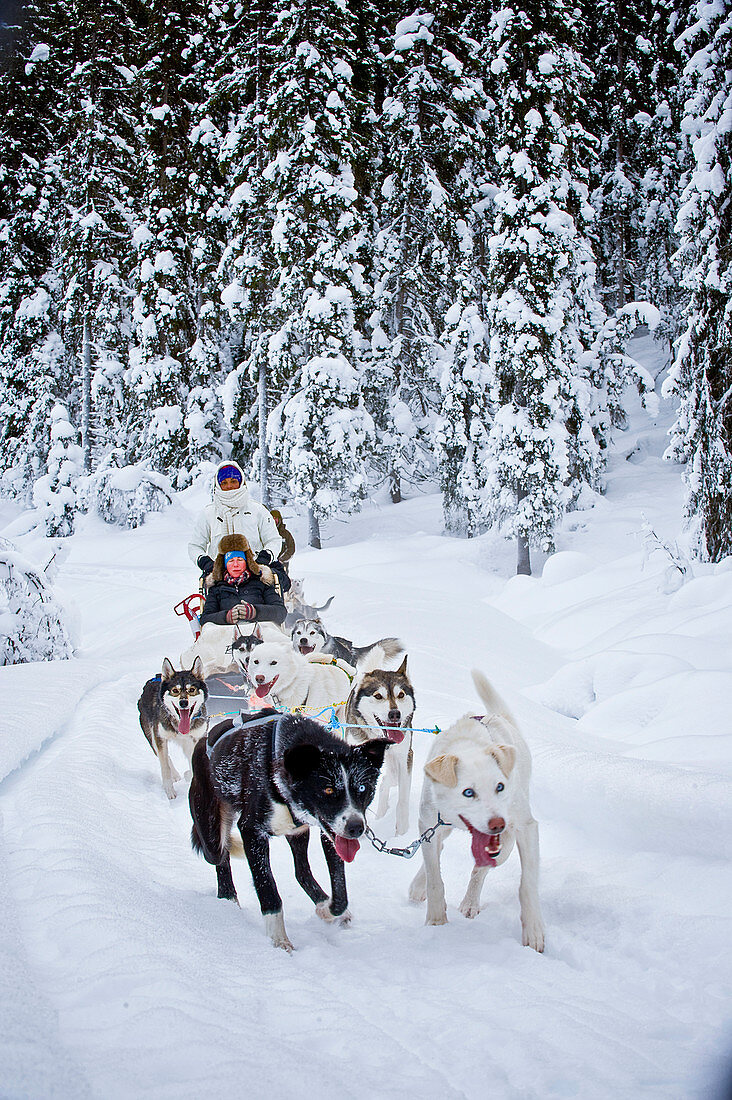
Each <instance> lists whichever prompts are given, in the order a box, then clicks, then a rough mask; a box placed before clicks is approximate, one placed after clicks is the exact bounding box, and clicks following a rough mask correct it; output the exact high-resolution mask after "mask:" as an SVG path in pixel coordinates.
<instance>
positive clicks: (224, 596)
mask: <svg viewBox="0 0 732 1100" xmlns="http://www.w3.org/2000/svg"><path fill="white" fill-rule="evenodd" d="M238 603H250V604H252V606H253V607H254V608H255V610H256V617H255V619H253V620H251V621H253V622H257V621H259V622H266V623H277V624H280V623H283V622H284V621H285V616H286V615H287V608H286V607H285V604H284V601H283V599H282V596H280V594H279V592H278V591H277V589H276V588H275V587H274V585H271V584H265V583H264V581H263V580H261V579H260V578H259V577H255V576H249V577H247V578H246V580H243V581H241V583H240V584H229V582H228V581H226V580H223V581H219V583H218V584H214V585H212V586H211V588H209V590H208V593H207V595H206V602H205V604H204V605H203V613H202V615H201V626H203V624H204V623H216V624H217V625H218V626H227V625H228V624H227V621H226V612H227V611H229V610H230V609H231V608H232V607H236V605H237V604H238Z"/></svg>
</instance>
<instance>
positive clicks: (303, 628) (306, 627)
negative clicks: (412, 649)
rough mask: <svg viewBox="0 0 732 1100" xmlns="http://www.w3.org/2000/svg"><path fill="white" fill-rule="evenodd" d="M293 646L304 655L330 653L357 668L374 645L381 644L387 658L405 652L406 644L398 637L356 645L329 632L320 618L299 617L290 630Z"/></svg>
mask: <svg viewBox="0 0 732 1100" xmlns="http://www.w3.org/2000/svg"><path fill="white" fill-rule="evenodd" d="M290 637H291V639H292V648H293V649H294V650H296V651H297V652H298V653H302V654H303V656H305V657H309V656H310V654H311V653H329V654H330V655H331V657H338V658H340V660H341V661H345V662H346V664H349V665H351V666H352V667H353V668H355V667H356V666H357V665H358V663H359V662H360V661H362V660H363V659H364V657H365V656H366V654H367V653H370V652H371V651H372V649H373V648H374V646H381V649H382V650H383V652H384V654H385V656H386V657H387V658H393V657H396V656H397V654H398V653H403V652H404V645H403V643H402V642H400V641H399V639H398V638H380V639H379V641H378V642H372V643H371V645H354V644H353V642H350V641H349V640H348V638H341V637H340V636H339V635H337V634H329V633H328V631H327V630H326V628H325V625H324V624H323V623H322V622H321V620H320V619H298V620H297V622H296V623H295V625H294V626H293V628H292V630H291V631H290Z"/></svg>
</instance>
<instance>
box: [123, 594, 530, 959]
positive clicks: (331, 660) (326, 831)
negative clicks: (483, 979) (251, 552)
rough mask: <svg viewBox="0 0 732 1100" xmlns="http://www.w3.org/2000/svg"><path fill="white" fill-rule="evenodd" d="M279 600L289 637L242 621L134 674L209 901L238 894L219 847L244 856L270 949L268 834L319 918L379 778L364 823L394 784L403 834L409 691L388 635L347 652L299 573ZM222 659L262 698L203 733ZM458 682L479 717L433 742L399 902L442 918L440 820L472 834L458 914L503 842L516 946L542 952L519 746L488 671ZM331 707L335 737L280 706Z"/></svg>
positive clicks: (272, 898) (346, 917)
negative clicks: (515, 874)
mask: <svg viewBox="0 0 732 1100" xmlns="http://www.w3.org/2000/svg"><path fill="white" fill-rule="evenodd" d="M328 602H330V601H328ZM285 603H286V605H287V609H288V610H287V615H288V618H289V620H290V622H289V626H290V634H289V636H288V635H287V634H286V633H284V631H283V629H281V628H280V627H278V626H276V625H275V624H274V623H269V622H264V623H261V624H259V623H258V624H257V625H256V627H254V628H253V629H252V627H251V625H250V624H247V625H248V627H249V628H248V629H244V630H242V629H241V627H240V626H239V625H238V624H237V625H235V626H234V631H233V640H232V630H231V627H230V626H229V627H219V626H215V627H213V628H212V629H211V630H209V631H208V632H207V631H205V630H204V633H203V634H202V636H201V638H200V639H199V643H200V644H199V645H198V646H197V647H194V650H196V652H195V653H191V652H190V651H189V654H188V660H185V658H186V656H187V655H186V654H184V655H182V656H183V664H184V666H185V665H186V664H188V663H190V664H191V667H190V669H187V668H186V667H184V668H183V669H181V670H176V669H175V668H174V667H173V665H172V664H171V662H170V661H169V660H167V659H166V660H165V661H164V662H163V667H162V674H161V675H160V676H159V677H156V678H154V679H152V680H149V681H148V682H147V683H146V684H145V686H144V688H143V691H142V695H141V696H140V699H139V701H138V709H139V712H140V724H141V726H142V729H143V732H144V733H145V736H146V738H147V740H148V742H149V743H150V745H151V747H152V749H153V751H154V752H155V754H156V756H157V757H158V761H159V764H160V772H161V778H162V784H163V789H164V791H165V793H166V795H167V796H168V798H171V799H172V798H175V789H174V784H175V783H176V782H177V781H178V780H179V778H180V777H179V776H178V774H177V772H176V770H175V768H174V767H173V765H172V764H171V761H170V757H169V753H168V748H169V745H170V743H171V742H174V743H176V744H177V745H178V746H179V747H180V748H181V749H182V750H183V752H184V753H185V756H186V759H187V761H188V763H189V766H190V768H191V771H192V775H191V783H190V789H189V804H190V810H191V816H192V818H193V827H192V833H191V840H192V844H193V847H194V849H195V850H196V851H197V852H199V853H200V854H201V855H203V857H204V858H205V859H206V860H207V862H209V863H211V864H213V865H214V867H215V868H216V877H217V884H218V896H219V898H226V899H229V900H232V901H236V900H237V894H236V889H235V886H234V881H233V878H232V873H231V865H230V857H231V856H232V855H234V856H241V855H243V856H244V857H245V858H246V859H247V861H248V863H249V868H250V871H251V874H252V879H253V882H254V888H255V890H256V893H257V897H258V900H259V903H260V907H261V911H262V914H263V916H264V921H265V929H266V931H267V934H268V935H269V936H270V938H271V940H272V942H273V944H274V945H275V946H277V947H281V948H283V949H285V950H287V951H291V950H292V944H291V942H290V940H289V938H288V935H287V932H286V930H285V923H284V917H283V913H282V900H281V898H280V895H279V892H278V890H277V885H276V883H275V880H274V877H273V874H272V870H271V867H270V859H269V840H270V837H272V836H285V837H286V838H287V841H288V843H289V845H290V848H291V850H292V856H293V862H294V867H295V877H296V879H297V881H298V883H299V884H300V885H301V886H302V888H303V890H304V891H305V893H306V894H307V895H308V897H310V898H311V899H312V901H313V902H314V904H315V908H316V912H317V914H318V916H320V917H321V918H322V919H323V920H326V921H336V922H338V923H339V924H347V923H348V922H349V921H350V913H349V910H348V896H347V891H346V878H345V864H346V863H350V862H352V861H353V859H354V858H355V856H356V853H357V852H358V849H359V838H361V837H362V836H363V834H364V831H365V829H366V809H367V808H368V807H369V806H370V804H371V802H372V801H373V799H374V797H375V794H376V790H377V785H378V782H379V778H380V777H381V785H380V789H379V800H378V807H377V813H376V816H377V818H380V817H383V816H384V814H385V813H386V812H387V810H388V805H389V793H390V790H391V789H392V788H393V787H396V788H397V805H396V832H397V834H399V835H402V834H404V833H406V832H407V830H408V828H409V794H410V787H411V773H412V761H413V752H412V736H413V734H412V719H413V715H414V710H415V694H414V688H413V685H412V683H411V680H410V677H409V674H408V671H407V656H406V654H405V653H404V648H403V646H402V644H401V643H400V642H399V640H398V639H396V638H384V639H381V640H380V641H379V642H376V643H373V644H372V645H370V646H362V647H357V646H354V645H353V643H352V642H350V641H348V640H347V639H345V638H340V637H333V636H331V635H329V634H328V633H327V631H326V629H325V627H324V625H323V623H322V621H321V620H320V619H318V618H317V617H316V616H317V614H318V612H319V611H322V610H325V607H324V608H320V609H318V608H313V607H312V606H311V605H307V604H306V603H305V600H304V595H303V592H302V586H301V584H299V583H298V582H293V587H292V590H291V592H290V593H287V595H286V597H285ZM326 607H327V605H326ZM285 622H287V620H285ZM217 632H218V633H217ZM222 632H223V633H222ZM206 635H207V636H206ZM191 656H192V657H193V659H192V661H191V660H190V657H191ZM232 666H233V667H235V668H236V669H238V670H240V671H241V672H242V673H243V674H244V677H245V679H246V680H247V682H248V684H249V687H250V689H251V691H252V695H251V697H250V701H252V702H256V703H260V704H261V709H258V710H255V711H253V712H252V713H249V714H242V715H241V716H239V717H237V718H227V719H226V720H225V721H221V722H218V723H217V724H216V725H214V726H213V728H211V729H209V728H208V727H209V719H208V714H207V695H208V690H207V686H206V677H207V676H209V675H211V673H212V672H214V673H215V672H221V671H224V670H225V668H226V667H232ZM394 666H396V667H394ZM472 677H473V683H474V685H475V688H476V691H477V694H478V696H479V698H480V700H481V705H482V708H483V709H484V711H485V713H483V714H480V715H465V716H464V717H462V718H460V719H458V721H456V722H455V723H454V724H453V725H451V726H450V727H449V728H448V729H446V730H444V731H442V732H440V733H438V734H437V736H436V737H434V739H433V741H432V744H431V746H430V752H429V757H428V760H427V762H426V764H425V767H424V779H423V787H422V794H421V801H420V809H419V830H420V834H422V833H424V832H426V831H428V830H429V829H430V828H431V827H433V826H435V825H436V823H437V822H438V820H440V821H441V822H443V823H444V826H441V827H440V828H438V829H437V832H436V833H435V834H434V836H433V838H432V840H431V842H429V843H423V844H422V846H421V854H422V867H421V869H420V870H419V871H418V873H417V874H416V876H415V877H414V879H413V881H412V883H411V886H410V888H409V897H410V900H412V901H413V902H423V901H425V900H426V902H427V916H426V923H427V924H429V925H438V924H445V923H446V921H447V911H446V903H445V890H444V885H443V881H442V875H441V871H440V862H441V856H442V849H443V845H444V841H445V839H446V837H447V836H448V835H449V833H450V832H452V830H453V829H457V830H462V831H463V832H467V834H468V835H469V837H470V845H471V854H472V857H473V861H474V866H473V870H472V873H471V876H470V881H469V883H468V887H467V890H466V893H465V897H464V898H463V900H462V902H461V904H460V912H461V913H462V914H463V915H464V916H466V917H468V918H473V917H476V916H477V915H478V912H479V910H480V895H481V889H482V886H483V882H484V880H485V877H486V875H487V873H488V871H489V869H490V868H493V867H498V866H500V865H501V864H502V863H504V862H505V861H506V859H507V858H508V856H509V855H510V853H511V850H512V848H513V846H514V843H515V844H516V847H517V848H518V853H519V858H520V862H521V880H520V886H519V903H520V915H521V928H522V942H523V944H524V945H525V946H529V947H532V948H534V949H535V950H536V951H543V949H544V925H543V921H542V916H541V908H540V904H539V895H538V877H539V839H538V826H537V823H536V821H535V820H534V818H533V816H532V813H531V807H530V804H529V779H530V773H531V757H530V754H529V749H528V746H527V744H526V742H525V740H524V738H523V736H522V735H521V732H520V731H519V728H518V726H517V724H516V721H515V720H514V718H513V717H512V716H511V714H510V712H509V710H508V709H507V707H506V704H505V703H504V702H503V700H502V699H501V698H500V696H499V695H498V694H497V693H496V692H495V690H494V689H493V687H492V686H491V685H490V684H489V682H488V681H487V679H486V678H485V677H484V676H483V675H482V673H480V672H478V671H473V673H472ZM331 706H334V707H335V711H336V715H337V718H338V722H339V725H340V726H342V727H345V728H344V736H343V737H341V736H338V735H337V732H336V733H334V732H331V731H330V730H329V729H327V728H326V727H325V725H324V724H323V722H324V721H325V720H326V717H322V718H321V721H316V720H315V719H314V718H312V717H307V716H305V714H299V713H287V712H296V711H297V708H303V710H304V711H306V712H309V713H311V714H313V713H316V712H317V711H318V710H319V709H321V708H330V707H331ZM278 707H281V708H283V710H284V711H285V712H283V710H280V709H277V708H278ZM310 828H314V829H317V830H318V831H319V832H320V837H321V844H322V847H323V852H324V856H325V861H326V865H327V868H328V873H329V877H330V893H329V894H328V893H326V892H325V891H324V890H323V889H322V887H321V886H320V885H319V884H318V883H317V882H316V880H315V878H314V877H313V873H312V870H311V868H310V864H309V861H308V840H309V830H310Z"/></svg>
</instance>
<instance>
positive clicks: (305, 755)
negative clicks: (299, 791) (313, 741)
mask: <svg viewBox="0 0 732 1100" xmlns="http://www.w3.org/2000/svg"><path fill="white" fill-rule="evenodd" d="M282 763H283V764H284V767H285V771H286V772H287V774H288V775H289V776H290V777H291V778H292V779H306V778H307V777H308V776H309V775H312V773H313V772H314V771H315V769H316V768H317V767H318V765H319V764H320V749H318V748H316V747H315V745H295V747H294V748H292V749H288V750H287V752H286V753H285V755H284V756H283V758H282Z"/></svg>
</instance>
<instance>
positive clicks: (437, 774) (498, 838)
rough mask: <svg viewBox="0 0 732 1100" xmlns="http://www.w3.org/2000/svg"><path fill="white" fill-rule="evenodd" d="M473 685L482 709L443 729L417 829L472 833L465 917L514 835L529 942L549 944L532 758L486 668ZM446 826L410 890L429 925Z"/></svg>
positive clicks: (440, 918) (436, 915)
mask: <svg viewBox="0 0 732 1100" xmlns="http://www.w3.org/2000/svg"><path fill="white" fill-rule="evenodd" d="M472 676H473V683H474V684H475V687H476V690H477V692H478V695H479V696H480V698H481V700H482V702H483V704H484V706H485V708H486V713H485V714H484V715H475V716H470V715H466V716H465V717H464V718H460V719H459V720H458V721H457V722H455V724H454V725H452V726H450V728H449V729H447V730H445V731H444V732H443V733H441V734H439V735H438V737H437V738H436V740H435V743H434V745H433V746H432V750H431V752H430V757H429V760H428V761H427V763H426V764H425V768H424V770H425V778H424V786H423V788H422V801H421V804H420V809H419V828H420V832H424V831H425V830H426V829H429V828H430V827H431V826H432V825H434V824H435V823H436V821H437V815H438V813H439V814H440V816H441V817H442V819H443V821H445V822H448V823H449V824H450V826H451V828H455V829H463V830H466V831H467V832H468V833H469V834H470V838H471V850H472V855H473V859H474V860H475V866H474V867H473V872H472V874H471V876H470V882H469V883H468V889H467V891H466V894H465V897H464V898H463V900H462V903H461V905H460V912H461V913H462V914H463V915H464V916H466V917H476V916H477V915H478V912H479V911H480V892H481V889H482V886H483V881H484V879H485V876H486V874H487V873H488V869H489V867H498V866H500V865H501V864H502V863H505V861H506V860H507V859H508V857H509V855H510V853H511V849H512V848H513V845H514V841H515V842H516V846H517V848H518V853H519V857H520V859H521V883H520V885H519V903H520V907H521V928H522V939H523V944H524V946H525V947H533V948H534V950H535V951H543V950H544V923H543V920H542V916H541V908H540V905H539V827H538V825H537V824H536V821H535V820H534V818H533V817H532V814H531V807H530V805H529V779H530V776H531V756H530V754H529V748H528V745H527V744H526V742H525V741H524V739H523V737H522V736H521V734H520V732H519V729H518V726H517V725H516V722H515V720H514V718H513V717H512V716H511V713H510V711H509V710H508V708H507V706H506V704H505V703H504V702H503V700H502V699H501V697H500V696H499V695H498V693H497V692H496V691H494V689H493V688H492V687H491V685H490V684H489V683H488V681H487V680H486V678H485V676H483V675H482V673H480V672H477V671H475V670H473V673H472ZM449 833H450V829H448V828H440V829H438V831H437V833H436V835H435V837H434V841H433V843H431V844H423V845H422V858H423V860H424V864H423V867H422V870H421V871H419V872H418V873H417V875H416V876H415V878H414V880H413V882H412V885H411V886H410V888H409V897H410V900H411V901H424V899H425V897H426V898H427V920H426V923H427V924H445V923H446V922H447V909H446V906H445V887H444V885H443V882H442V875H441V873H440V854H441V851H442V845H443V843H444V840H445V837H446V836H448V835H449Z"/></svg>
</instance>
